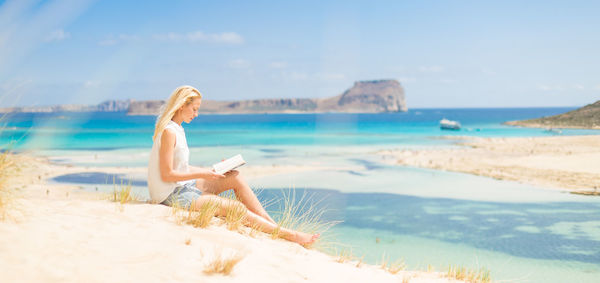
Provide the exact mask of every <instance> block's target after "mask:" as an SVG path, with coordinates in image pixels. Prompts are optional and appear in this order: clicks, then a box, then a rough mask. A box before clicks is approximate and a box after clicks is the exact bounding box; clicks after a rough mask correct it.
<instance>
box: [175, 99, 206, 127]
mask: <svg viewBox="0 0 600 283" xmlns="http://www.w3.org/2000/svg"><path fill="white" fill-rule="evenodd" d="M201 102H202V99H200V98H194V100H192V102H191V103H190V104H188V105H184V106H182V107H181V108H180V112H179V113H180V115H181V117H182V118H183V121H184V122H186V123H189V122H191V121H192V120H194V118H196V117H198V108H200V103H201Z"/></svg>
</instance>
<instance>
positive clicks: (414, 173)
mask: <svg viewBox="0 0 600 283" xmlns="http://www.w3.org/2000/svg"><path fill="white" fill-rule="evenodd" d="M568 110H571V109H569V108H538V109H417V110H411V111H409V112H408V113H394V114H293V115H270V114H269V115H266V114H265V115H261V114H259V115H202V116H199V117H198V118H197V119H196V120H195V121H194V122H192V123H191V124H189V125H184V127H185V129H186V133H187V136H188V143H189V144H190V146H191V147H192V148H191V162H192V163H194V164H198V165H209V164H212V163H213V162H214V161H215V160H220V159H222V158H223V157H227V156H230V155H233V154H236V153H242V154H243V155H244V157H245V159H246V160H247V161H248V162H249V163H250V164H252V165H269V166H271V165H273V166H286V165H309V166H318V167H320V168H322V169H320V170H318V171H302V172H296V173H292V174H283V175H271V176H265V177H259V178H255V179H251V180H250V183H251V186H252V187H254V188H257V189H260V190H261V191H262V192H261V194H260V197H261V198H262V199H264V200H268V199H276V198H278V197H279V196H280V194H281V192H282V190H286V189H289V188H295V189H296V190H297V191H298V193H299V194H300V193H302V192H306V193H307V194H308V195H311V196H312V200H314V201H319V202H320V205H321V206H323V207H325V208H327V209H328V212H327V213H326V214H325V218H326V219H328V220H337V221H342V223H341V224H339V225H337V226H335V227H334V228H333V229H332V231H330V234H329V235H328V237H329V238H332V237H333V238H335V239H337V241H338V242H341V243H343V246H344V247H346V248H348V249H351V250H352V253H353V254H355V255H356V256H358V257H361V256H364V258H365V260H366V261H367V262H370V263H377V262H378V261H379V260H380V259H381V258H382V256H383V255H385V256H386V257H388V258H390V259H392V260H394V259H399V258H402V259H403V260H404V261H405V262H406V264H407V265H408V268H410V269H426V268H427V266H428V265H432V266H434V267H435V268H436V270H441V271H444V270H446V269H447V267H448V265H450V264H452V265H464V266H467V267H470V268H473V269H478V268H479V267H485V268H487V269H490V270H491V274H492V277H493V278H494V279H495V280H499V281H502V280H508V281H517V282H600V280H598V278H600V200H598V199H597V198H590V197H584V196H578V195H571V194H568V193H563V192H560V191H557V190H550V189H547V188H540V187H535V186H530V185H525V184H520V183H516V182H508V181H498V180H494V179H490V178H484V177H478V176H472V175H467V174H461V173H452V172H442V171H435V170H429V169H420V168H411V167H400V166H389V165H386V163H385V162H383V161H384V160H382V159H381V156H379V155H377V154H375V153H376V152H377V151H379V150H382V149H400V148H430V147H449V146H454V145H453V141H452V140H449V139H440V137H443V136H479V137H531V136H551V135H555V133H551V132H548V131H544V130H543V129H524V128H516V127H507V126H503V125H501V123H502V122H504V121H508V120H518V119H526V118H534V117H539V116H546V115H553V114H557V113H562V112H565V111H568ZM444 117H445V118H448V119H456V120H459V121H460V122H461V123H462V124H463V130H461V131H457V132H447V131H441V130H440V129H439V127H438V121H439V120H440V119H441V118H444ZM4 121H5V123H6V125H5V130H4V131H3V132H2V135H1V136H0V142H2V143H3V144H10V147H11V148H12V149H14V150H17V151H20V150H23V151H31V150H33V151H34V152H36V153H37V154H40V155H44V156H47V157H49V158H50V160H52V161H54V162H59V163H65V164H73V165H80V166H125V167H132V168H138V167H139V168H141V167H145V166H146V163H147V160H148V152H149V148H150V146H151V135H152V131H153V122H154V118H153V117H148V116H139V117H128V116H126V115H124V113H79V114H20V115H13V116H10V117H7V118H5V120H4ZM562 133H563V134H564V135H580V134H600V131H585V130H563V132H562ZM115 177H116V183H119V182H120V180H124V181H132V185H133V186H134V191H135V192H136V193H137V194H139V195H141V196H147V192H146V188H145V186H146V183H145V176H144V174H143V173H132V174H118V175H116V176H115ZM112 178H113V176H112V175H107V174H104V173H88V174H75V175H66V176H60V177H58V178H56V179H55V180H54V181H56V182H66V183H73V184H78V185H79V186H81V187H82V188H83V189H86V190H93V191H95V190H99V191H110V190H112V187H113V185H112V183H113V181H112V180H113V179H112ZM269 209H271V210H278V209H277V208H276V207H270V208H269Z"/></svg>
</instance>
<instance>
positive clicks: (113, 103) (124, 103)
mask: <svg viewBox="0 0 600 283" xmlns="http://www.w3.org/2000/svg"><path fill="white" fill-rule="evenodd" d="M132 101H133V100H131V99H130V100H107V101H104V102H102V103H100V104H98V105H80V104H63V105H53V106H27V107H10V108H0V113H7V112H17V113H18V112H24V113H51V112H122V111H128V110H129V105H130V104H131V102H132Z"/></svg>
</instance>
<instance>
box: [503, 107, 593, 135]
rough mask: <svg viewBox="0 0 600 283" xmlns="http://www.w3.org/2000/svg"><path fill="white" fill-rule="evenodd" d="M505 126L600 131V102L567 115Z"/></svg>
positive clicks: (510, 123) (513, 122)
mask: <svg viewBox="0 0 600 283" xmlns="http://www.w3.org/2000/svg"><path fill="white" fill-rule="evenodd" d="M505 124H507V125H511V126H521V127H531V128H579V129H600V100H598V101H596V102H595V103H592V104H588V105H586V106H584V107H581V108H578V109H575V110H573V111H569V112H567V113H563V114H559V115H554V116H549V117H542V118H538V119H530V120H521V121H509V122H506V123H505Z"/></svg>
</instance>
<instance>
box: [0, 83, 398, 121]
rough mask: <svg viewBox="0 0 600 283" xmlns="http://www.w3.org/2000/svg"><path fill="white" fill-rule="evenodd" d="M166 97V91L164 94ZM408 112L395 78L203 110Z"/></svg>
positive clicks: (148, 110) (132, 111)
mask: <svg viewBox="0 0 600 283" xmlns="http://www.w3.org/2000/svg"><path fill="white" fill-rule="evenodd" d="M165 96H167V94H165ZM164 103H165V101H163V100H146V101H135V100H116V101H115V100H109V101H105V102H103V103H101V104H98V105H57V106H44V107H13V108H0V112H92V111H95V112H98V111H99V112H114V111H126V112H127V114H128V115H157V114H158V112H159V111H160V107H161V106H162V105H163V104H164ZM400 111H407V107H406V100H405V97H404V89H403V88H402V86H401V85H400V83H399V82H398V81H396V80H374V81H357V82H355V83H354V85H353V86H352V87H351V88H349V89H348V90H346V91H344V92H343V93H341V94H339V95H337V96H333V97H329V98H279V99H254V100H240V101H218V100H209V99H205V100H203V101H202V107H201V108H200V112H201V113H224V114H244V113H325V112H343V113H379V112H400Z"/></svg>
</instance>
